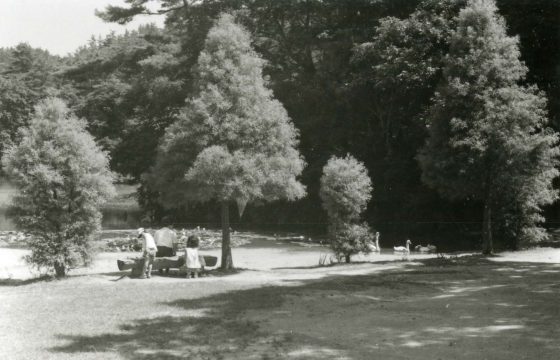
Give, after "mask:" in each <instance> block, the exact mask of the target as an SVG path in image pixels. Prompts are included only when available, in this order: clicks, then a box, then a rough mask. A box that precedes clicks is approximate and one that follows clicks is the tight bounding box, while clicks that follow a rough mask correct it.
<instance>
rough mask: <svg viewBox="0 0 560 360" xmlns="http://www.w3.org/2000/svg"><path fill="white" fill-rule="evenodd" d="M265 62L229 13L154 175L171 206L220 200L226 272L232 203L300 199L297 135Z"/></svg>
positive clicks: (210, 42)
mask: <svg viewBox="0 0 560 360" xmlns="http://www.w3.org/2000/svg"><path fill="white" fill-rule="evenodd" d="M263 65H264V61H263V60H262V59H261V58H260V57H259V56H258V54H257V53H255V51H254V50H253V49H252V47H251V38H250V35H249V33H248V32H247V31H246V30H245V29H244V28H242V27H241V26H239V25H237V24H235V22H234V19H233V17H232V16H231V15H229V14H224V15H221V16H220V17H219V19H218V20H217V21H216V23H215V25H214V27H212V29H211V30H210V31H209V33H208V36H207V38H206V42H205V46H204V49H203V51H202V52H201V54H200V56H199V58H198V63H197V66H196V69H195V77H196V79H197V81H196V87H195V95H194V96H192V97H191V98H189V99H187V102H186V106H185V108H184V109H183V111H182V114H181V115H180V116H179V118H178V119H177V121H176V122H175V123H174V124H172V125H171V126H169V127H168V128H167V129H166V133H165V135H164V137H163V140H162V142H161V145H160V148H159V152H158V157H157V160H156V166H155V167H154V168H153V169H152V171H151V174H150V175H149V176H148V177H149V181H150V182H151V183H152V184H153V186H154V188H155V189H157V190H158V191H159V192H160V194H161V200H162V203H163V204H165V205H168V206H177V205H184V204H186V203H189V202H207V201H217V202H219V203H221V208H222V264H221V268H222V269H229V268H232V267H233V261H232V257H231V249H230V243H229V241H230V239H229V204H230V203H231V202H233V201H235V202H237V204H238V207H239V212H240V215H241V214H242V213H243V209H244V207H245V205H246V204H247V203H248V202H253V201H256V200H259V201H274V200H278V199H287V200H295V199H299V198H301V197H303V196H304V195H305V188H304V186H303V185H302V184H301V183H299V181H298V180H297V179H296V178H297V177H298V176H299V175H300V174H301V172H302V170H303V167H304V161H303V159H302V157H301V156H300V154H299V152H298V151H297V149H296V147H297V145H298V139H297V135H298V134H297V131H296V129H295V128H294V126H293V124H292V123H291V121H290V119H289V117H288V114H287V112H286V110H285V109H284V107H283V106H282V104H281V103H280V102H278V101H277V100H275V99H274V98H273V94H272V91H271V90H269V89H268V88H267V86H266V82H265V80H264V79H263V75H262V68H263Z"/></svg>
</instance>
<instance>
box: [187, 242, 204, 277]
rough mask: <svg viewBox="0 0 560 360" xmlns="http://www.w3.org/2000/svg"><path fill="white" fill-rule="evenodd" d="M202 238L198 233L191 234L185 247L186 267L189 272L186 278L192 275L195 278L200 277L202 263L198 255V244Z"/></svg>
mask: <svg viewBox="0 0 560 360" xmlns="http://www.w3.org/2000/svg"><path fill="white" fill-rule="evenodd" d="M199 244H200V238H199V237H198V236H196V235H191V236H189V238H188V239H187V247H186V248H185V269H186V272H187V275H186V278H187V279H188V278H190V277H191V275H192V277H194V278H197V277H198V273H199V271H201V270H202V264H201V261H200V257H199V255H198V246H199Z"/></svg>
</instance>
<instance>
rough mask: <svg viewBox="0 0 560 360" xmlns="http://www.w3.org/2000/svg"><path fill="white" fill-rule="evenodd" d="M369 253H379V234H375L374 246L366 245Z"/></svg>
mask: <svg viewBox="0 0 560 360" xmlns="http://www.w3.org/2000/svg"><path fill="white" fill-rule="evenodd" d="M368 248H369V251H371V252H375V251H376V252H380V251H381V248H380V247H379V232H376V233H375V245H374V244H372V243H369V244H368Z"/></svg>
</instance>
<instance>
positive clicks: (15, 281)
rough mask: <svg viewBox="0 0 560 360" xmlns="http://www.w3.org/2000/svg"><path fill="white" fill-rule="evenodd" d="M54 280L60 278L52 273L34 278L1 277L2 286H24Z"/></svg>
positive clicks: (0, 284)
mask: <svg viewBox="0 0 560 360" xmlns="http://www.w3.org/2000/svg"><path fill="white" fill-rule="evenodd" d="M53 280H58V279H57V278H56V277H54V276H50V275H45V276H40V277H36V278H32V279H11V278H9V279H0V286H23V285H29V284H34V283H37V282H48V281H53Z"/></svg>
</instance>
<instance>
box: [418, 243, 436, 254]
mask: <svg viewBox="0 0 560 360" xmlns="http://www.w3.org/2000/svg"><path fill="white" fill-rule="evenodd" d="M414 250H416V251H418V252H424V253H429V252H436V251H437V247H436V246H435V245H430V244H428V245H427V246H422V245H416V246H415V247H414Z"/></svg>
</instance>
